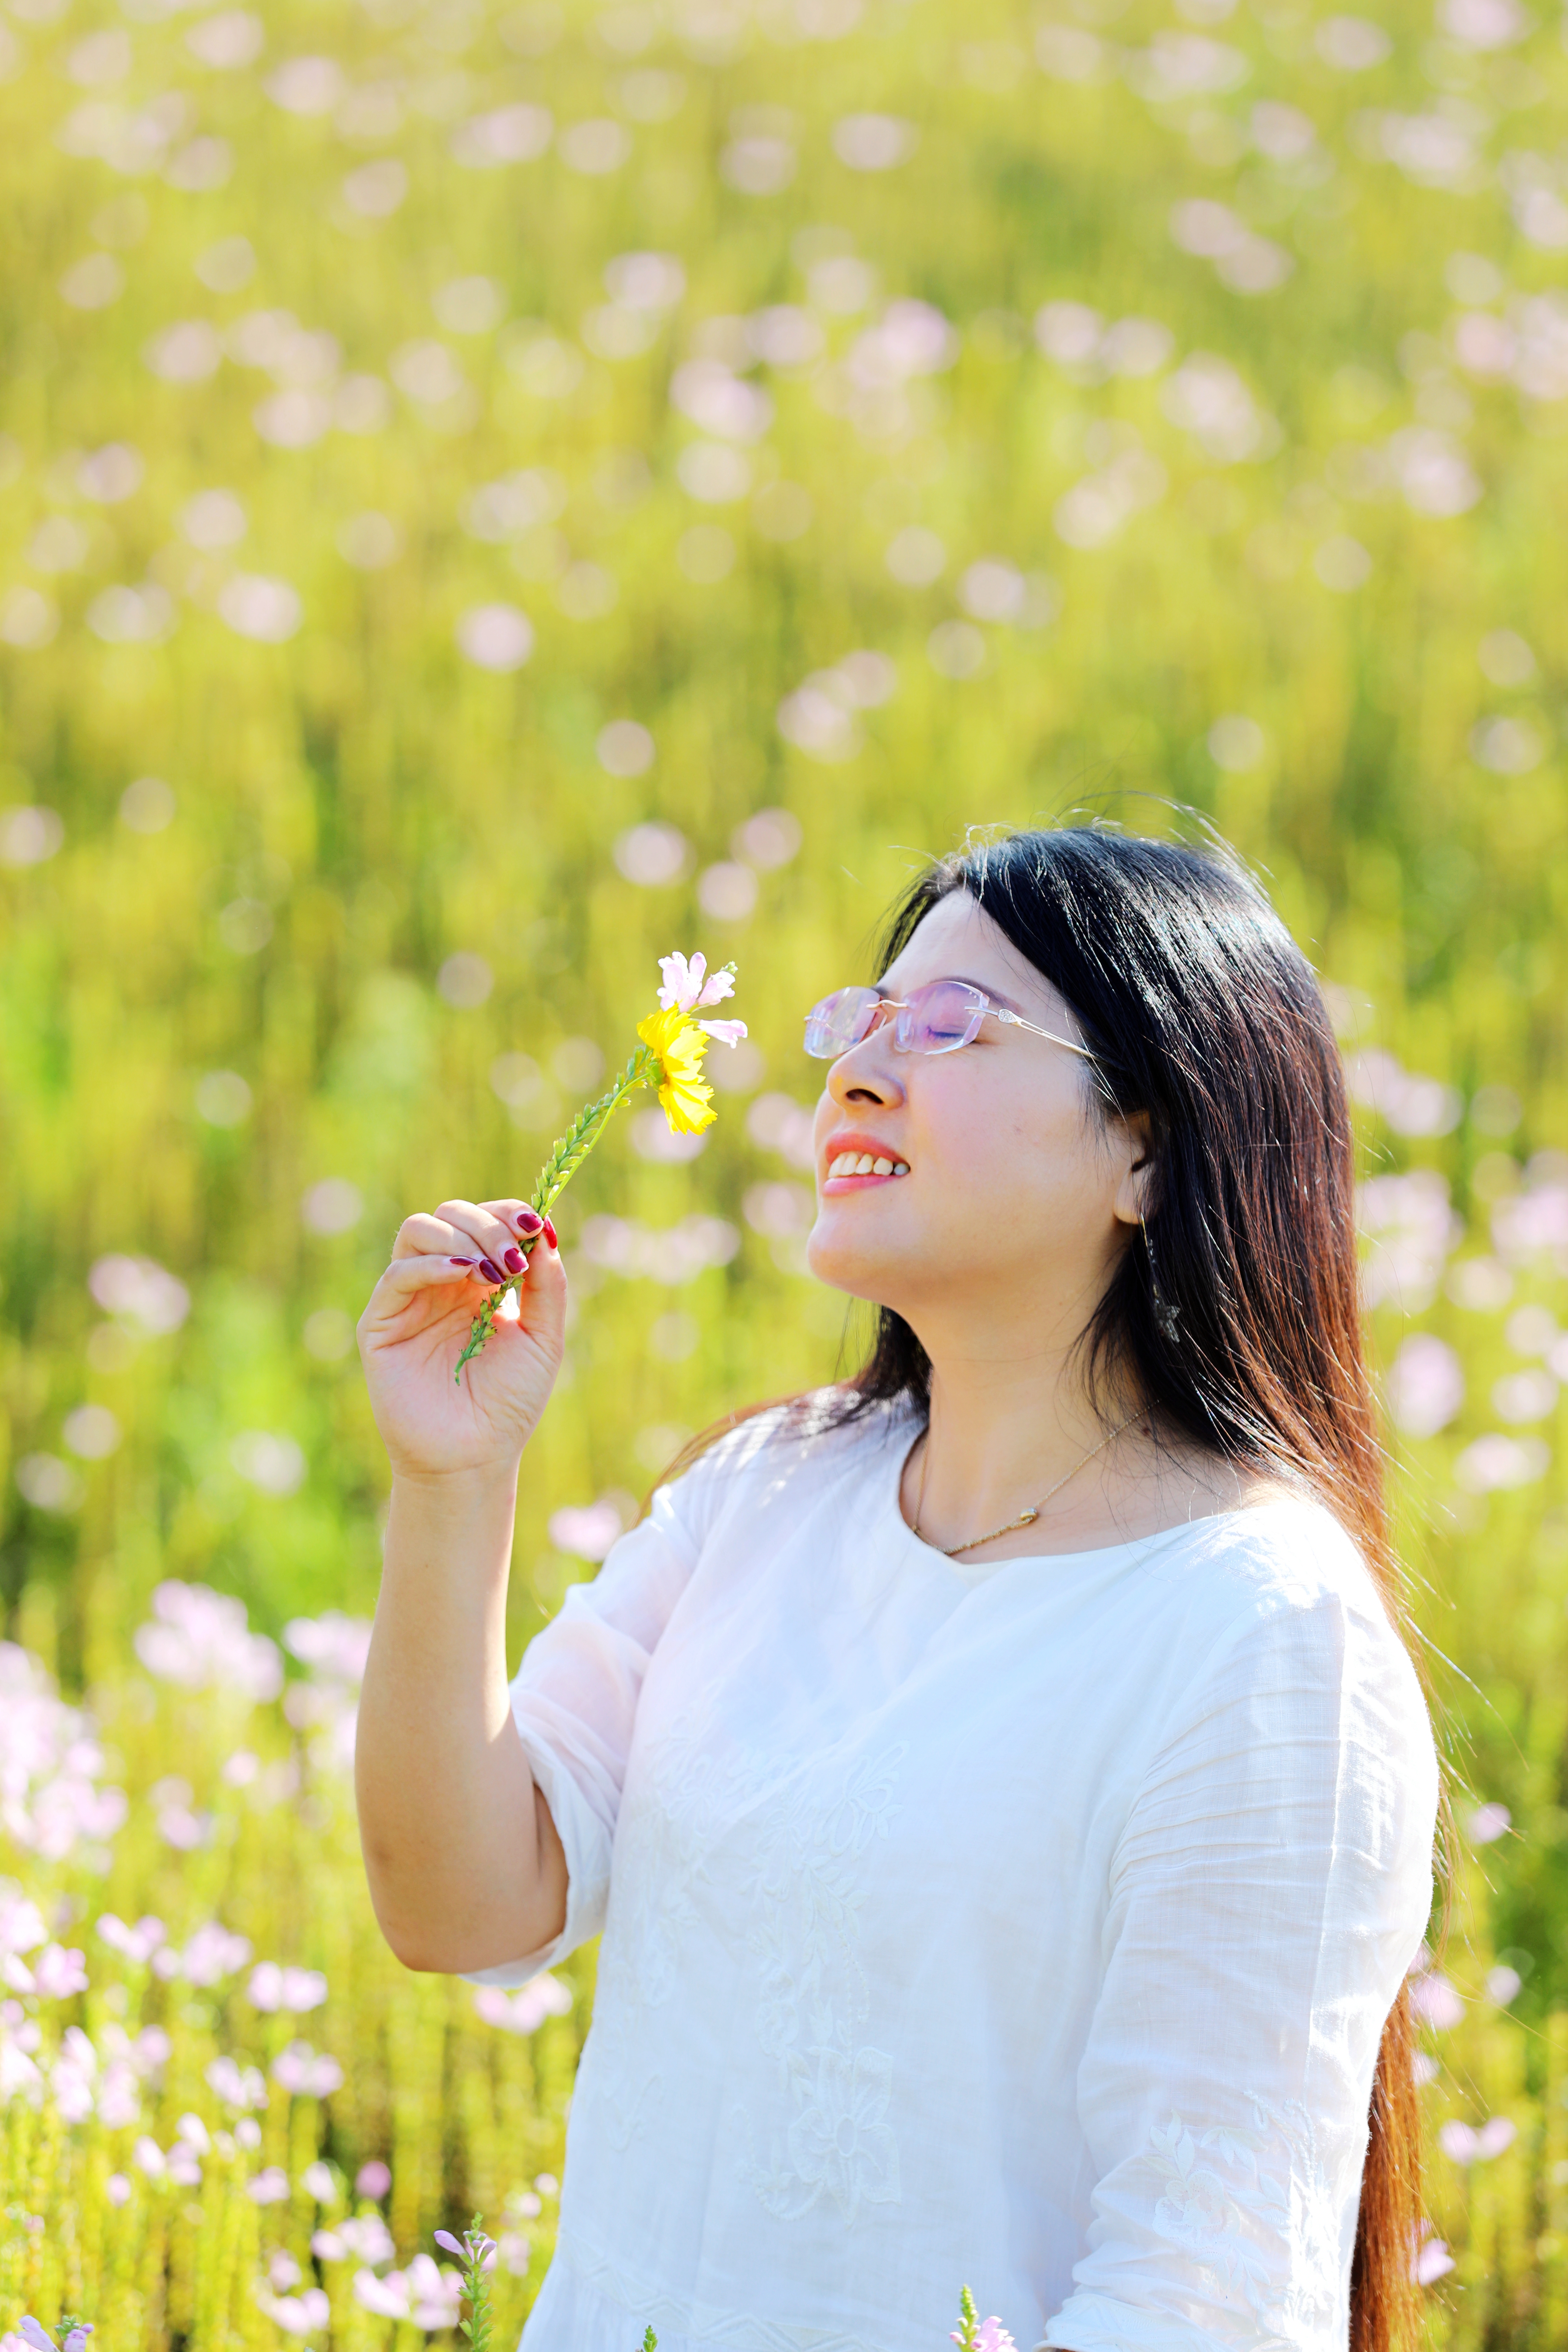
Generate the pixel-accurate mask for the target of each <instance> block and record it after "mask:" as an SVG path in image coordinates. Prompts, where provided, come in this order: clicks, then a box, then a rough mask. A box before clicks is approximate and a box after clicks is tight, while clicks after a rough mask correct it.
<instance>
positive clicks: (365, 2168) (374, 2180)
mask: <svg viewBox="0 0 1568 2352" xmlns="http://www.w3.org/2000/svg"><path fill="white" fill-rule="evenodd" d="M391 2187H392V2174H391V2172H390V2170H389V2169H388V2168H387V2167H386V2166H385V2165H384V2164H383V2163H382V2160H381V2158H380V2157H379V2156H372V2157H371V2159H370V2162H369V2163H368V2164H361V2167H360V2168H359V2171H358V2172H357V2173H356V2174H355V2176H354V2194H355V2196H356V2197H374V2198H382V2197H384V2196H385V2195H386V2193H387V2190H388V2189H390V2188H391Z"/></svg>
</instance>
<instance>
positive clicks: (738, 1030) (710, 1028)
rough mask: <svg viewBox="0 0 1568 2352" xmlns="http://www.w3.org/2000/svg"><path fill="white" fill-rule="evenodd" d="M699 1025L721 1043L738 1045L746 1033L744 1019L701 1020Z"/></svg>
mask: <svg viewBox="0 0 1568 2352" xmlns="http://www.w3.org/2000/svg"><path fill="white" fill-rule="evenodd" d="M697 1027H698V1028H699V1029H705V1030H706V1032H707V1034H708V1035H709V1036H710V1037H716V1039H717V1040H718V1043H719V1044H720V1045H739V1043H740V1041H741V1039H742V1038H743V1037H744V1036H745V1034H746V1024H745V1022H744V1021H699V1022H698V1023H697Z"/></svg>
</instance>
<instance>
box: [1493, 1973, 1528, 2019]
mask: <svg viewBox="0 0 1568 2352" xmlns="http://www.w3.org/2000/svg"><path fill="white" fill-rule="evenodd" d="M1523 1982H1524V1979H1523V1978H1522V1977H1521V1975H1520V1973H1519V1970H1518V1969H1511V1968H1508V1967H1506V1966H1501V1965H1500V1966H1499V1967H1497V1968H1495V1969H1489V1970H1488V1972H1487V1999H1488V2000H1495V2001H1496V2003H1497V2005H1498V2007H1499V2008H1500V2009H1506V2008H1507V2007H1508V2004H1509V2002H1510V2001H1511V2000H1512V1999H1513V1997H1514V1994H1515V1993H1516V1992H1517V1991H1518V1990H1519V1988H1520V1986H1521V1984H1522V1983H1523Z"/></svg>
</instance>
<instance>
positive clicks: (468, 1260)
mask: <svg viewBox="0 0 1568 2352" xmlns="http://www.w3.org/2000/svg"><path fill="white" fill-rule="evenodd" d="M446 1263H447V1265H478V1263H479V1261H478V1259H477V1258H473V1257H452V1258H448V1259H447V1261H446Z"/></svg>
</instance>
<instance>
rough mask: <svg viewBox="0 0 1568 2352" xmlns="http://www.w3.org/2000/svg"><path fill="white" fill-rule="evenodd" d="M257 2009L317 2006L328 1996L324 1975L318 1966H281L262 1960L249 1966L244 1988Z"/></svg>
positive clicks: (296, 2009)
mask: <svg viewBox="0 0 1568 2352" xmlns="http://www.w3.org/2000/svg"><path fill="white" fill-rule="evenodd" d="M246 1990H247V1991H248V1992H249V1995H250V1999H251V2001H252V2003H253V2005H254V2006H255V2007H256V2009H261V2010H267V2011H272V2010H277V2009H288V2010H294V2011H301V2010H307V2009H319V2007H320V2005H321V2003H322V2002H323V2001H324V2000H326V1998H327V1979H326V1978H325V1977H324V1976H323V1975H322V1974H321V1971H320V1969H294V1968H288V1969H286V1968H280V1967H279V1966H278V1964H277V1961H276V1960H263V1961H261V1962H260V1963H259V1965H258V1966H257V1967H256V1968H254V1969H252V1970H251V1975H250V1983H249V1985H248V1987H247V1988H246Z"/></svg>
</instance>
